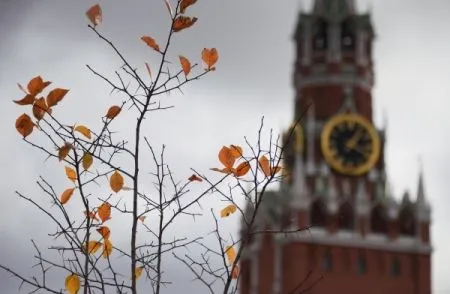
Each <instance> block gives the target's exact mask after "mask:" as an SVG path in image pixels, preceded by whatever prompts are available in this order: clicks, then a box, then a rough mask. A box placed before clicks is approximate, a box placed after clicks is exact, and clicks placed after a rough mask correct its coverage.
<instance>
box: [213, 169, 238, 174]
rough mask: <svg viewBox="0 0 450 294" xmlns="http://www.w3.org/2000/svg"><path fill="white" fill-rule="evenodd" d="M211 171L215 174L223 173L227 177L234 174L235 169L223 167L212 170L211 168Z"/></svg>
mask: <svg viewBox="0 0 450 294" xmlns="http://www.w3.org/2000/svg"><path fill="white" fill-rule="evenodd" d="M211 170H213V171H216V172H221V173H224V174H228V175H229V174H234V173H235V169H234V168H227V167H224V168H217V167H213V168H211Z"/></svg>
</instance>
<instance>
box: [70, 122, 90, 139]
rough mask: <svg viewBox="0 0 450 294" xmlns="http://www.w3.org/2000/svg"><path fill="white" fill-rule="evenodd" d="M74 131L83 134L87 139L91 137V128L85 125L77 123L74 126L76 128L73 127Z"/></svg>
mask: <svg viewBox="0 0 450 294" xmlns="http://www.w3.org/2000/svg"><path fill="white" fill-rule="evenodd" d="M74 131H75V132H79V133H80V134H82V135H83V136H85V137H86V138H88V139H91V138H92V135H91V130H90V129H88V128H87V127H86V126H83V125H78V126H76V128H75V129H74Z"/></svg>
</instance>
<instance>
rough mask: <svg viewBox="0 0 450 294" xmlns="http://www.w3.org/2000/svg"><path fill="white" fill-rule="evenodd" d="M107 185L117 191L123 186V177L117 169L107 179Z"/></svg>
mask: <svg viewBox="0 0 450 294" xmlns="http://www.w3.org/2000/svg"><path fill="white" fill-rule="evenodd" d="M109 186H110V187H111V190H113V191H114V192H116V193H117V192H119V191H120V190H121V189H122V187H123V177H122V175H121V174H120V173H119V172H118V171H114V173H113V174H112V175H111V178H110V179H109Z"/></svg>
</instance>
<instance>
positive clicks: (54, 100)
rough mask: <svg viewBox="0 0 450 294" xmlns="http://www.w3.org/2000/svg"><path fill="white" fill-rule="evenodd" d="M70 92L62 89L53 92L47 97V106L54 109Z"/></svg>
mask: <svg viewBox="0 0 450 294" xmlns="http://www.w3.org/2000/svg"><path fill="white" fill-rule="evenodd" d="M68 92H69V90H67V89H62V88H55V89H53V90H51V91H50V92H49V93H48V95H47V106H48V107H52V106H54V105H56V104H58V102H59V101H61V100H62V99H63V98H64V96H66V94H67V93H68Z"/></svg>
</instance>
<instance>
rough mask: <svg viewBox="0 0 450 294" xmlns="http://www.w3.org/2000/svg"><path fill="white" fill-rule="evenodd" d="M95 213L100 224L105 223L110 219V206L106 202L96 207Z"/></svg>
mask: <svg viewBox="0 0 450 294" xmlns="http://www.w3.org/2000/svg"><path fill="white" fill-rule="evenodd" d="M97 213H98V216H99V217H100V219H101V220H102V222H106V221H107V220H109V219H111V205H110V204H109V203H108V202H105V203H103V204H102V205H100V206H99V207H98V210H97Z"/></svg>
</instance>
